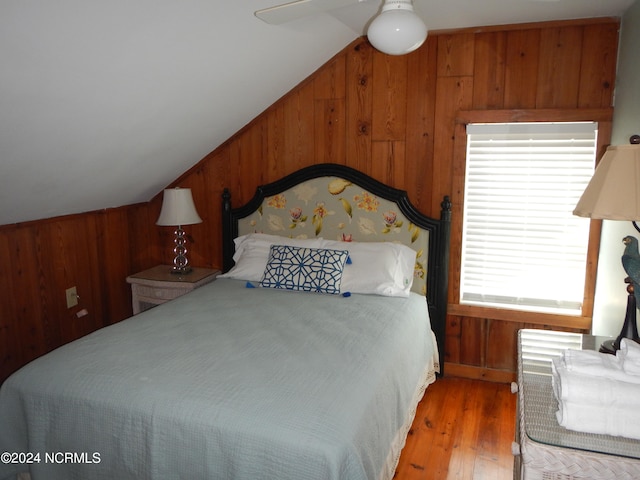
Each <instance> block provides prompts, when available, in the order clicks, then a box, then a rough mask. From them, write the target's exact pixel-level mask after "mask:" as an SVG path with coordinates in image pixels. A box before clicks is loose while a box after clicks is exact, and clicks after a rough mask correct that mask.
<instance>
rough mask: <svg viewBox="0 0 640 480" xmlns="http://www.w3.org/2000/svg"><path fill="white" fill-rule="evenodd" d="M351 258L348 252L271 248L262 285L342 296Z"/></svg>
mask: <svg viewBox="0 0 640 480" xmlns="http://www.w3.org/2000/svg"><path fill="white" fill-rule="evenodd" d="M348 256H349V252H348V251H347V250H329V249H322V248H304V247H295V246H289V245H272V246H271V249H270V251H269V260H268V261H267V266H266V268H265V270H264V274H263V276H262V280H261V282H260V285H261V286H262V287H269V288H281V289H285V290H302V291H304V292H319V293H332V294H339V293H340V283H341V282H342V271H343V269H344V265H345V262H346V261H347V257H348Z"/></svg>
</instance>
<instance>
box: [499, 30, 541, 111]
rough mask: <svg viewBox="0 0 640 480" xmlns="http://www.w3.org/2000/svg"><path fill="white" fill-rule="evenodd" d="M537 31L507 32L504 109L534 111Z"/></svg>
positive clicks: (536, 86)
mask: <svg viewBox="0 0 640 480" xmlns="http://www.w3.org/2000/svg"><path fill="white" fill-rule="evenodd" d="M539 63H540V29H539V28H535V29H527V30H515V31H510V32H507V51H506V70H505V79H504V108H535V106H536V97H537V93H536V92H537V91H538V64H539Z"/></svg>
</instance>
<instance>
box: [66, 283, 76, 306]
mask: <svg viewBox="0 0 640 480" xmlns="http://www.w3.org/2000/svg"><path fill="white" fill-rule="evenodd" d="M65 294H66V295H67V308H71V307H75V306H76V305H78V291H77V290H76V287H71V288H67V289H66V290H65Z"/></svg>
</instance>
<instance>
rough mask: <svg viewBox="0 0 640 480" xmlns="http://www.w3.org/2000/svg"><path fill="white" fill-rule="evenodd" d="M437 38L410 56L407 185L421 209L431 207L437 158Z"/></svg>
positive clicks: (406, 153) (428, 41)
mask: <svg viewBox="0 0 640 480" xmlns="http://www.w3.org/2000/svg"><path fill="white" fill-rule="evenodd" d="M437 51H438V41H437V37H436V36H428V37H427V41H426V42H425V43H424V44H423V45H422V47H420V48H419V49H418V50H416V51H414V52H412V53H410V54H409V55H408V56H407V132H406V135H405V139H406V145H405V156H406V163H405V170H404V177H405V185H406V190H407V191H408V192H409V198H410V199H411V201H412V202H414V204H415V205H416V206H417V207H418V208H419V209H420V210H422V211H424V212H427V211H428V209H429V208H430V207H431V197H430V196H429V198H427V199H426V200H425V195H426V194H430V192H431V189H432V181H433V175H432V173H431V172H433V170H434V165H435V159H434V155H433V136H434V135H433V133H434V129H435V92H436V74H435V67H436V60H437Z"/></svg>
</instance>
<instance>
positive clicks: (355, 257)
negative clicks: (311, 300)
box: [323, 240, 416, 297]
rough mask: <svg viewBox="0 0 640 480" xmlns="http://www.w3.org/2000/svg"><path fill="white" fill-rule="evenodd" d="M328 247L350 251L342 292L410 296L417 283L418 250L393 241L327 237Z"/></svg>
mask: <svg viewBox="0 0 640 480" xmlns="http://www.w3.org/2000/svg"><path fill="white" fill-rule="evenodd" d="M323 245H324V248H333V249H336V250H345V249H346V250H348V251H349V258H350V259H351V263H348V264H347V265H345V268H344V272H343V274H342V285H341V288H340V290H341V291H342V292H351V293H365V294H374V295H383V296H387V297H408V296H409V292H410V291H411V285H413V273H414V270H415V264H416V251H415V250H413V249H412V248H410V247H408V246H406V245H402V244H399V243H391V242H340V241H337V240H325V241H324V243H323Z"/></svg>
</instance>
